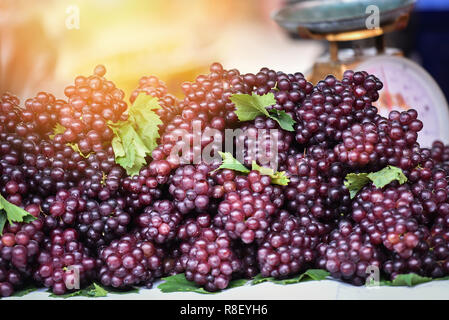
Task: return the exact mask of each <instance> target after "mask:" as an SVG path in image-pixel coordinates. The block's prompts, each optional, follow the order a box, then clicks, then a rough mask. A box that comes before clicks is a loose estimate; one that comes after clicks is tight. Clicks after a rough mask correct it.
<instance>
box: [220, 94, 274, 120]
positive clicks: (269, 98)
mask: <svg viewBox="0 0 449 320" xmlns="http://www.w3.org/2000/svg"><path fill="white" fill-rule="evenodd" d="M229 99H230V100H231V101H232V102H233V103H234V105H235V109H236V110H235V114H236V115H237V117H238V118H239V120H240V121H250V120H254V119H255V118H256V117H257V116H261V115H265V116H267V117H270V114H269V113H268V111H267V109H266V108H267V107H269V106H272V105H274V104H276V99H275V98H274V94H273V93H271V92H270V93H267V94H264V95H262V96H259V95H257V94H255V93H253V94H251V95H249V94H233V95H232V96H231V97H230V98H229Z"/></svg>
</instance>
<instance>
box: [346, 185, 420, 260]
mask: <svg viewBox="0 0 449 320" xmlns="http://www.w3.org/2000/svg"><path fill="white" fill-rule="evenodd" d="M422 212H423V206H422V204H421V203H420V202H419V201H417V199H416V198H415V196H414V195H413V193H412V191H411V190H410V187H409V186H408V185H407V184H404V185H402V186H398V185H397V182H394V183H393V184H391V185H389V186H387V187H386V188H384V189H377V188H376V187H374V186H366V187H364V188H363V189H362V190H361V191H360V192H359V193H358V194H357V196H356V198H355V199H354V202H353V204H352V219H353V220H354V221H355V222H356V223H357V224H359V225H360V227H361V229H362V230H363V231H364V232H366V234H367V236H368V239H369V241H370V242H371V243H372V244H373V245H375V246H379V245H382V244H383V246H384V247H385V248H386V249H387V250H389V251H393V252H396V253H397V254H398V255H400V256H401V257H402V258H408V257H410V256H411V255H412V253H413V250H414V249H415V248H416V246H418V244H419V242H420V241H421V240H422V238H420V232H419V226H420V224H419V222H418V221H419V216H420V215H421V214H422Z"/></svg>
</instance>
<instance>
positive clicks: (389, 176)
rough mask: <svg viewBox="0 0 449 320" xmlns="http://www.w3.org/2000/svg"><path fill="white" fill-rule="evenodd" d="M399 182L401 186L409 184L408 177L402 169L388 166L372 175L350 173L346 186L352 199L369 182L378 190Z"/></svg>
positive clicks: (347, 176) (346, 179)
mask: <svg viewBox="0 0 449 320" xmlns="http://www.w3.org/2000/svg"><path fill="white" fill-rule="evenodd" d="M395 180H397V181H398V182H399V184H404V183H405V182H407V177H406V176H405V175H404V173H403V172H402V170H401V169H400V168H397V167H394V166H387V167H385V168H383V169H382V170H379V171H377V172H371V173H349V174H347V175H346V178H345V182H344V184H345V186H346V187H347V188H348V190H349V194H350V196H351V199H353V198H354V197H355V196H356V194H357V193H358V192H359V191H360V190H361V189H362V188H363V187H364V186H365V185H366V184H367V183H369V182H372V183H373V184H374V186H375V187H376V188H379V189H381V188H383V187H385V186H386V185H388V184H390V183H391V182H393V181H395Z"/></svg>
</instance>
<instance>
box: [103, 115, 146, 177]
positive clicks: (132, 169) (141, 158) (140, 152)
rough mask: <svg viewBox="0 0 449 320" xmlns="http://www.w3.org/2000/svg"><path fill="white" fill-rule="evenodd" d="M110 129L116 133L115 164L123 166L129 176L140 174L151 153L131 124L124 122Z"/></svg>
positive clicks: (114, 140)
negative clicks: (146, 158)
mask: <svg viewBox="0 0 449 320" xmlns="http://www.w3.org/2000/svg"><path fill="white" fill-rule="evenodd" d="M109 127H110V128H111V129H112V131H113V132H114V138H113V139H112V148H113V149H114V154H115V162H116V163H117V164H119V165H120V166H122V167H123V168H124V169H125V170H126V173H127V174H128V175H130V176H134V175H136V174H138V173H139V171H140V169H141V168H142V166H143V165H144V164H145V163H146V160H145V157H146V156H147V155H148V154H149V153H150V152H151V151H150V150H149V149H148V148H147V146H146V145H145V143H144V142H143V141H142V138H141V137H140V136H139V134H138V133H137V132H136V130H135V129H134V126H133V125H132V124H131V123H129V122H123V121H122V122H118V123H114V124H109Z"/></svg>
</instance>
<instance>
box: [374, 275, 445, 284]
mask: <svg viewBox="0 0 449 320" xmlns="http://www.w3.org/2000/svg"><path fill="white" fill-rule="evenodd" d="M432 280H438V279H432V278H429V277H422V276H420V275H417V274H416V273H408V274H399V275H398V276H396V278H394V279H393V280H392V281H382V282H381V285H383V286H393V287H413V286H416V285H418V284H421V283H426V282H430V281H432Z"/></svg>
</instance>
